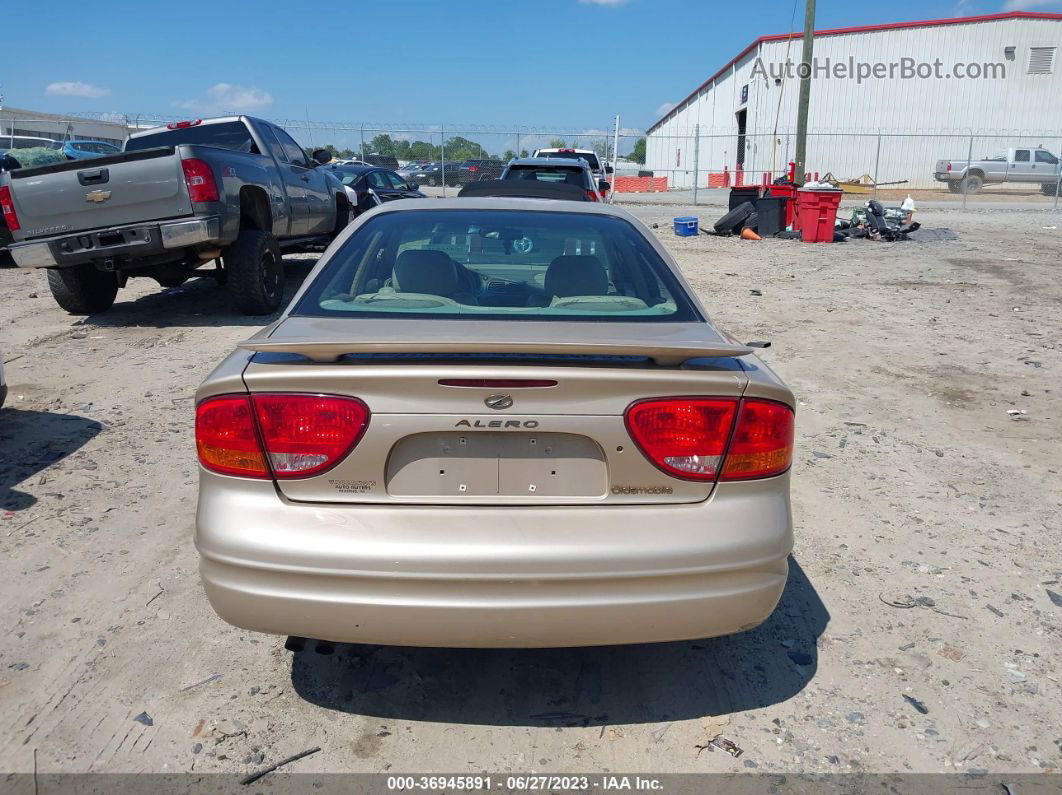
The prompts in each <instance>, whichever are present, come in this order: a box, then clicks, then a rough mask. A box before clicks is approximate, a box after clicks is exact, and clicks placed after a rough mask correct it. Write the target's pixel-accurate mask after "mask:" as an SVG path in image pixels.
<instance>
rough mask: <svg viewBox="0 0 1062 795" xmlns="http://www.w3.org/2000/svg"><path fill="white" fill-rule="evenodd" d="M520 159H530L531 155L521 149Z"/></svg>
mask: <svg viewBox="0 0 1062 795" xmlns="http://www.w3.org/2000/svg"><path fill="white" fill-rule="evenodd" d="M520 157H530V155H529V154H528V153H527V150H526V149H521V150H520Z"/></svg>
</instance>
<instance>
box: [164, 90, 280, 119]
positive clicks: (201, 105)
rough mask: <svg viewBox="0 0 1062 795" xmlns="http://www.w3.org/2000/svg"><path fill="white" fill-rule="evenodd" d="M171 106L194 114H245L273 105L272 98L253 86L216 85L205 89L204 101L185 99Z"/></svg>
mask: <svg viewBox="0 0 1062 795" xmlns="http://www.w3.org/2000/svg"><path fill="white" fill-rule="evenodd" d="M173 104H174V106H175V107H178V108H183V109H184V110H191V111H195V112H196V113H228V112H232V113H246V112H247V111H252V110H261V109H262V108H268V107H269V106H270V105H272V104H273V96H272V94H270V93H269V92H268V91H264V90H262V89H261V88H257V87H255V86H238V85H234V84H233V83H218V84H217V85H213V86H211V87H210V88H209V89H207V92H206V98H205V99H186V100H183V101H181V102H175V103H173Z"/></svg>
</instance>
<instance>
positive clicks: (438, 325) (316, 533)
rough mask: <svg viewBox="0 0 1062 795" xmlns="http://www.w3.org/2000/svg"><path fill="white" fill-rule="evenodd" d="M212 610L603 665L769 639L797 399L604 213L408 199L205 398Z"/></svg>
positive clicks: (788, 531)
mask: <svg viewBox="0 0 1062 795" xmlns="http://www.w3.org/2000/svg"><path fill="white" fill-rule="evenodd" d="M196 444H197V447H198V453H199V461H200V465H201V466H200V486H199V507H198V517H197V530H196V546H197V547H198V550H199V553H200V555H201V566H200V571H201V574H202V580H203V585H204V587H205V589H206V593H207V596H208V598H209V599H210V603H211V604H212V605H213V607H214V609H215V610H216V611H217V613H218V615H219V616H221V618H223V619H224V620H225V621H227V622H229V623H230V624H234V625H236V626H238V627H243V628H246V629H250V630H256V631H259V632H269V633H276V634H280V635H290V636H296V637H298V638H315V639H321V640H328V641H345V642H357V643H377V644H392V645H404V646H453V647H466V646H486V647H491V646H516V647H534V646H588V645H599V644H617V643H633V642H643V641H668V640H678V639H685V638H703V637H708V636H713V635H722V634H727V633H732V632H739V631H742V630H746V629H749V628H751V627H754V626H756V625H757V624H759V623H761V622H762V621H764V619H766V618H767V616H769V615H770V613H771V611H772V610H774V607H775V605H776V604H777V602H778V599H779V597H780V595H781V593H782V589H783V587H784V585H785V581H786V574H787V557H788V555H789V552H790V550H791V547H792V520H791V515H790V503H789V470H790V463H791V461H792V456H793V396H792V393H791V392H790V391H789V389H788V388H787V387H786V386H785V385H784V384H783V383H782V382H781V381H780V380H779V379H778V377H777V376H775V375H774V374H773V373H772V372H771V371H770V370H769V369H768V368H767V367H766V366H765V365H764V363H763V362H762V361H760V360H759V359H758V358H757V357H756V356H755V355H753V353H752V350H751V349H750V348H749V347H747V346H745V345H742V344H740V343H738V342H737V341H735V340H734V339H733V338H732V337H730V336H729V335H727V334H725V333H724V332H722V331H720V330H719V329H717V328H716V327H715V326H714V325H712V323H711V321H710V320H709V319H708V316H707V314H706V313H705V310H704V308H703V307H702V306H701V305H700V303H699V302H698V300H697V298H696V297H695V295H694V294H693V291H692V290H691V289H690V286H689V285H688V284H687V283H686V282H685V280H684V279H683V278H682V276H681V274H680V273H679V268H678V266H677V265H676V264H675V261H674V260H673V259H672V257H671V256H670V255H669V254H668V253H667V251H665V250H664V248H663V247H662V246H661V245H660V243H659V242H658V241H657V240H656V238H655V236H654V235H653V233H651V232H650V231H649V230H648V229H646V227H645V226H643V225H642V224H641V223H640V222H639V221H638V220H637V219H635V218H634V217H633V216H631V215H629V214H628V213H626V212H625V211H623V210H621V209H619V208H617V207H615V206H612V205H607V204H596V203H580V202H569V201H551V200H544V199H534V198H496V197H494V198H456V199H443V200H437V201H431V202H426V201H413V200H409V201H396V202H393V203H390V204H387V205H384V206H381V207H378V208H376V209H374V210H372V211H370V212H368V213H366V214H365V215H363V216H361V217H359V218H358V219H357V220H356V221H355V222H354V223H353V224H351V225H350V226H349V227H348V228H347V230H346V231H345V232H344V233H343V234H342V235H341V236H340V237H339V238H338V239H337V240H336V241H335V242H334V243H333V244H332V245H331V246H330V247H329V249H328V251H327V252H325V254H324V255H323V256H322V257H321V260H320V262H319V263H318V264H317V266H316V267H315V268H314V270H313V271H312V273H310V275H309V276H308V278H307V279H306V281H305V283H304V284H303V286H302V288H301V289H300V290H299V291H298V294H297V295H296V296H295V297H294V299H293V300H292V302H291V305H290V306H289V307H288V308H287V310H286V311H285V312H284V313H283V314H282V316H281V317H280V318H279V319H278V320H277V321H276V322H275V323H274V324H272V325H271V326H269V327H267V328H265V329H263V330H262V331H260V332H259V333H257V334H255V335H254V336H253V337H251V338H250V339H249V340H247V341H246V342H243V343H241V344H240V345H239V347H238V349H237V350H236V351H235V352H234V353H232V354H231V355H230V356H229V357H228V358H226V359H225V360H224V361H223V362H222V363H221V364H220V365H219V366H218V367H217V369H216V370H214V372H213V373H212V374H211V375H210V376H209V377H208V378H207V379H206V381H205V382H204V383H203V385H202V386H201V387H200V388H199V392H198V396H197V406H196Z"/></svg>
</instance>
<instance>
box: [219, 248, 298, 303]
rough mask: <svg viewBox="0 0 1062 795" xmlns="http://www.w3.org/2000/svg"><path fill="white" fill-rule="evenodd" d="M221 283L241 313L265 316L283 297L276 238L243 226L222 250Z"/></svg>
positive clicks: (281, 263) (282, 268) (280, 263)
mask: <svg viewBox="0 0 1062 795" xmlns="http://www.w3.org/2000/svg"><path fill="white" fill-rule="evenodd" d="M224 258H225V273H226V277H227V278H226V281H225V286H226V288H228V291H229V295H231V296H232V300H233V301H235V302H236V307H237V308H238V309H239V310H240V311H241V312H242V313H243V314H245V315H268V314H270V313H272V312H275V311H276V310H277V309H279V308H280V304H281V302H282V301H283V300H284V264H283V262H282V260H281V256H280V246H278V245H277V241H276V238H274V237H273V236H272V235H271V234H269V233H268V232H263V231H261V230H259V229H244V230H243V231H242V232H240V236H239V237H237V238H236V242H235V243H233V244H232V245H231V246H229V247H228V248H227V249H226V250H225V254H224Z"/></svg>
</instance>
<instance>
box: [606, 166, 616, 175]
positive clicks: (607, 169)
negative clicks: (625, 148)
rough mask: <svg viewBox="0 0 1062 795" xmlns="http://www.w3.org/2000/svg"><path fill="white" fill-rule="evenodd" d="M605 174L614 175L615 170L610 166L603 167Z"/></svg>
mask: <svg viewBox="0 0 1062 795" xmlns="http://www.w3.org/2000/svg"><path fill="white" fill-rule="evenodd" d="M605 173H606V174H615V173H616V169H614V168H613V167H612V166H605Z"/></svg>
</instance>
